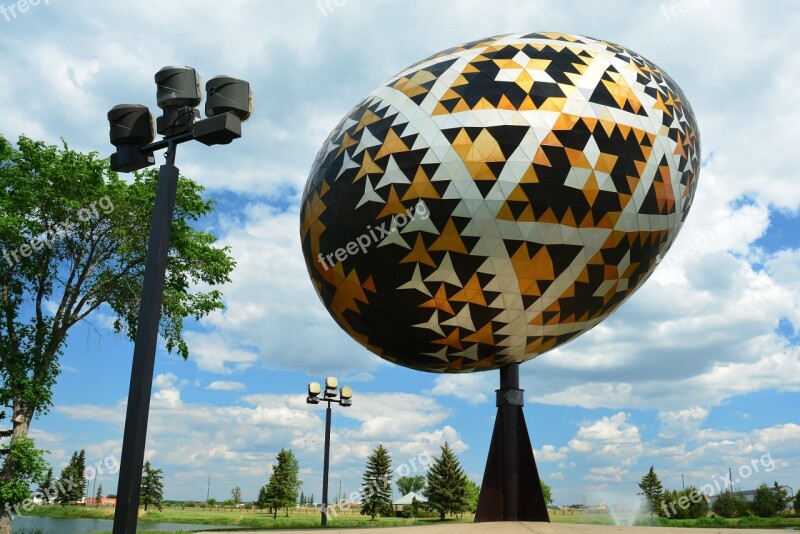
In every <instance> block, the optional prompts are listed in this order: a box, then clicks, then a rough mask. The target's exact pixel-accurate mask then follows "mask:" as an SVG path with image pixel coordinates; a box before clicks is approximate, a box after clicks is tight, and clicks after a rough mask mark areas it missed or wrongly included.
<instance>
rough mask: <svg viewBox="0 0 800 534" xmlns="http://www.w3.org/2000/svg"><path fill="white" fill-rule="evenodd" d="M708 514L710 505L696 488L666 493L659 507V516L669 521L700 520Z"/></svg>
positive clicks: (690, 487)
mask: <svg viewBox="0 0 800 534" xmlns="http://www.w3.org/2000/svg"><path fill="white" fill-rule="evenodd" d="M707 513H708V503H707V502H706V499H705V497H703V494H702V493H700V491H698V490H697V488H695V487H694V486H689V487H688V488H686V489H683V490H667V491H665V492H664V497H663V500H662V501H661V503H660V505H659V507H658V515H659V516H661V517H667V518H669V519H699V518H701V517H705V516H706V514H707Z"/></svg>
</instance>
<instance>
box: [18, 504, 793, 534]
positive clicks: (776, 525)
mask: <svg viewBox="0 0 800 534" xmlns="http://www.w3.org/2000/svg"><path fill="white" fill-rule="evenodd" d="M27 515H33V516H41V517H56V518H65V519H78V518H87V519H113V517H114V509H113V508H104V507H98V508H95V507H91V506H87V507H62V506H38V507H36V508H34V510H33V511H32V512H30V513H29V514H27ZM473 519H474V516H473V515H466V514H465V515H464V517H463V518H449V517H448V519H447V522H448V523H458V522H468V523H471V522H472V521H473ZM550 520H551V521H552V522H554V523H581V524H598V525H611V524H613V521H612V519H611V516H610V515H609V514H607V513H573V514H569V513H567V514H563V513H561V512H558V511H557V512H552V511H551V512H550ZM148 522H165V523H181V524H201V525H215V526H231V527H246V528H254V529H260V528H263V529H269V528H285V529H295V528H296V529H300V528H315V527H319V525H320V513H319V509H318V508H317V509H314V508H307V509H302V508H301V509H293V510H290V513H289V516H288V517H286V516H285V512H284V511H281V512H279V513H278V517H277V519H273V518H272V514H270V513H267V511H266V510H244V509H230V508H225V509H222V508H212V509H209V508H180V507H165V508H164V509H163V511H160V512H159V511H158V510H153V509H151V510H150V511H148V512H146V513H145V512H144V511H143V510H141V511H140V515H139V523H140V525H141V526H142V527H144V528H146V527H147V523H148ZM438 523H439V520H438V518H435V517H433V518H417V519H404V518H394V517H381V518H376V519H375V520H374V521H372V520H370V519H369V518H368V517H366V516H363V515H360V514H359V513H358V512H357V510H349V511H346V512H345V511H343V512H340V513H339V514H337V515H333V513H332V514H331V516H329V518H328V526H329V527H340V528H355V527H397V526H411V525H431V524H438ZM636 524H637V525H641V526H655V527H659V526H663V527H666V526H669V527H693V528H742V529H748V528H770V529H789V528H794V529H800V516H798V515H790V516H786V517H771V518H763V517H754V516H749V517H741V518H736V519H725V518H722V517H704V518H702V519H687V520H670V519H664V518H658V517H656V518H651V517H648V516H640V517H639V518H638V519H637V521H636ZM188 528H192V527H188ZM197 528H198V529H201V528H202V527H197ZM179 532H189V530H187V531H178V532H175V533H172V534H179ZM29 534H38V533H35V532H31V533H29ZM43 534H47V533H43ZM159 534H169V533H167V532H163V531H162V532H160V533H159Z"/></svg>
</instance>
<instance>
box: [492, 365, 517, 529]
mask: <svg viewBox="0 0 800 534" xmlns="http://www.w3.org/2000/svg"><path fill="white" fill-rule="evenodd" d="M500 391H506V392H512V391H513V392H519V403H520V405H521V404H522V390H520V389H519V364H512V365H507V366H505V367H502V368H500ZM498 405H499V403H498ZM498 407H499V409H501V410H503V437H504V438H505V439H504V440H503V465H504V470H505V477H504V480H503V482H504V488H503V492H504V494H505V495H506V497H507V498H506V500H505V512H504V515H505V517H506V519H507V520H508V521H517V520H518V519H519V499H517V498H516V495H517V494H518V493H519V489H518V488H519V443H518V441H519V440H518V437H517V434H518V432H517V410H518V409H519V405H517V404H515V403H512V402H506V403H504V404H502V405H499V406H498ZM512 495H513V496H514V498H508V497H509V496H512Z"/></svg>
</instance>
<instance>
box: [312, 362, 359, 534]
mask: <svg viewBox="0 0 800 534" xmlns="http://www.w3.org/2000/svg"><path fill="white" fill-rule="evenodd" d="M337 387H339V381H338V380H337V379H336V377H334V376H329V377H328V378H326V379H325V392H324V393H323V392H322V388H321V387H320V385H319V382H311V383H310V384H308V398H307V399H306V402H307V403H308V404H319V402H320V401H327V403H328V408H327V409H326V410H325V460H324V464H323V468H322V526H323V527H324V526H326V525H327V524H328V467H329V466H330V453H331V403H334V404H339V405H340V406H345V407H347V406H352V404H353V388H351V387H350V386H342V387H341V389H339V391H338V393H337V391H336V388H337ZM320 395H322V398H320Z"/></svg>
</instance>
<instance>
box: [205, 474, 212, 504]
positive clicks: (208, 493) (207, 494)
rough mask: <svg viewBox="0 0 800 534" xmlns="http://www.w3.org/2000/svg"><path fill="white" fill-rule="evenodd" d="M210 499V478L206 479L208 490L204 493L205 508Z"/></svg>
mask: <svg viewBox="0 0 800 534" xmlns="http://www.w3.org/2000/svg"><path fill="white" fill-rule="evenodd" d="M210 497H211V476H210V475H209V477H208V490H207V491H206V506H208V501H209V500H210Z"/></svg>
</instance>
